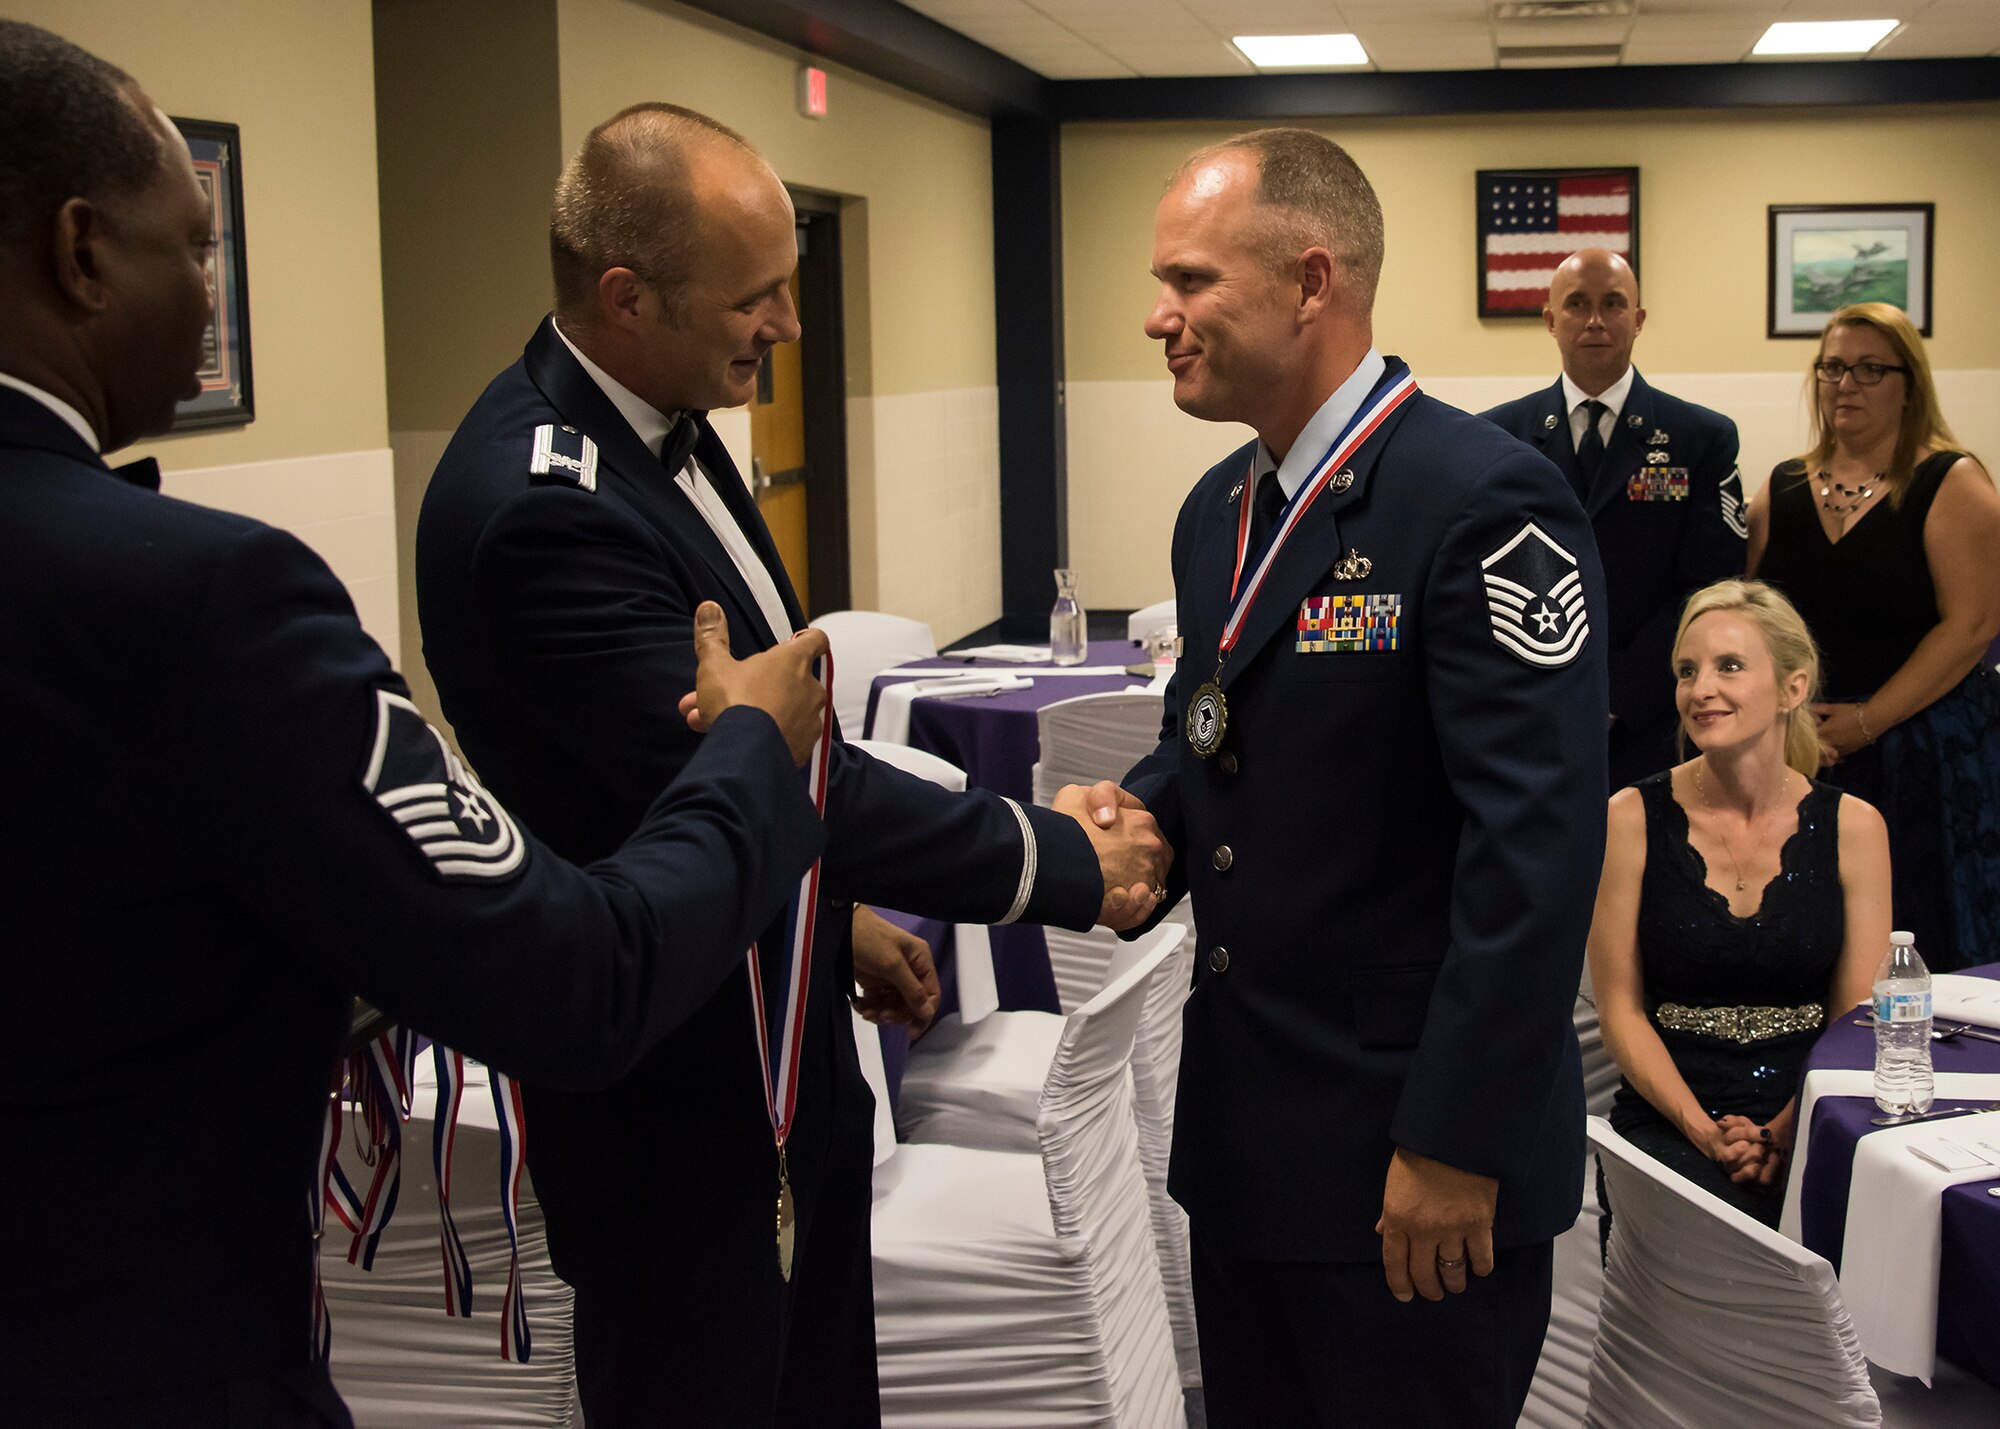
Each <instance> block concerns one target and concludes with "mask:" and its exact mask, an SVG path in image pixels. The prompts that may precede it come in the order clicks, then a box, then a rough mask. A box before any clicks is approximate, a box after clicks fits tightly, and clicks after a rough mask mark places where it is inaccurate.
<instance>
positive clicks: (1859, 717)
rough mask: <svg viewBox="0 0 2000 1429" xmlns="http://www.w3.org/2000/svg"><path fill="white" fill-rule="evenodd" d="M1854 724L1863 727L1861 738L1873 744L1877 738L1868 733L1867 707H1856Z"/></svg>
mask: <svg viewBox="0 0 2000 1429" xmlns="http://www.w3.org/2000/svg"><path fill="white" fill-rule="evenodd" d="M1854 722H1855V723H1856V724H1858V725H1860V726H1861V737H1862V738H1863V739H1865V740H1867V741H1868V743H1870V744H1873V743H1874V742H1875V736H1874V735H1872V734H1870V733H1869V732H1868V707H1867V706H1866V705H1856V706H1855V707H1854Z"/></svg>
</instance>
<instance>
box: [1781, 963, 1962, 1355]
mask: <svg viewBox="0 0 2000 1429" xmlns="http://www.w3.org/2000/svg"><path fill="white" fill-rule="evenodd" d="M1965 972H1966V973H1967V974H1968V975H1970V976H1973V977H1989V978H1996V979H2000V963H1993V964H1988V965H1987V966H1985V967H1978V968H1967V969H1965ZM1856 1015H1857V1014H1855V1013H1852V1012H1850V1013H1848V1014H1846V1015H1844V1016H1842V1017H1841V1018H1840V1019H1839V1021H1838V1022H1836V1023H1835V1024H1834V1025H1833V1026H1832V1027H1829V1028H1828V1029H1827V1030H1826V1032H1825V1033H1824V1034H1823V1035H1822V1036H1821V1037H1820V1039H1819V1041H1818V1043H1816V1044H1815V1045H1814V1047H1813V1050H1812V1054H1811V1055H1810V1056H1809V1057H1808V1058H1807V1059H1806V1070H1807V1071H1808V1072H1811V1071H1813V1070H1815V1069H1819V1068H1826V1069H1841V1070H1849V1071H1854V1070H1861V1071H1865V1070H1867V1069H1868V1068H1870V1067H1872V1066H1874V1065H1875V1033H1874V1029H1872V1028H1869V1027H1857V1026H1855V1025H1854V1018H1855V1016H1856ZM1931 1065H1932V1068H1933V1069H1934V1070H1935V1071H1938V1072H1988V1073H2000V1044H1995V1043H1992V1042H1981V1041H1978V1040H1976V1039H1968V1038H1960V1039H1959V1040H1957V1041H1955V1042H1938V1043H1933V1044H1932V1046H1931ZM1973 1104H1974V1103H1968V1102H1964V1101H1954V1100H1951V1099H1949V1098H1940V1099H1939V1101H1938V1102H1937V1105H1938V1106H1940V1107H1948V1106H1965V1105H1973ZM1876 1115H1878V1113H1877V1111H1876V1108H1875V1103H1874V1101H1873V1100H1871V1099H1870V1098H1867V1097H1821V1098H1820V1099H1819V1101H1818V1102H1817V1103H1816V1104H1815V1105H1814V1108H1813V1124H1812V1126H1811V1128H1810V1129H1809V1130H1808V1133H1807V1134H1808V1135H1809V1136H1810V1137H1811V1141H1810V1143H1809V1144H1808V1148H1807V1154H1806V1175H1805V1181H1804V1184H1803V1185H1802V1186H1801V1187H1800V1188H1799V1238H1800V1240H1801V1241H1803V1242H1804V1244H1805V1246H1806V1248H1807V1249H1808V1250H1812V1251H1815V1252H1817V1253H1818V1254H1820V1255H1823V1256H1825V1257H1826V1258H1827V1259H1828V1260H1830V1261H1832V1262H1833V1266H1834V1269H1835V1270H1838V1269H1839V1268H1840V1250H1841V1244H1842V1242H1843V1241H1844V1240H1845V1238H1846V1235H1847V1192H1848V1185H1849V1182H1850V1181H1851V1180H1852V1179H1853V1175H1854V1145H1855V1143H1856V1142H1857V1141H1859V1140H1860V1139H1861V1138H1862V1137H1863V1136H1866V1135H1867V1134H1868V1133H1869V1132H1871V1131H1875V1130H1878V1129H1879V1128H1877V1127H1875V1126H1872V1125H1870V1122H1869V1119H1870V1118H1871V1117H1873V1116H1876ZM1995 1185H2000V1180H1994V1181H1970V1182H1966V1183H1965V1184H1963V1185H1958V1186H1951V1187H1947V1188H1946V1190H1945V1192H1944V1197H1943V1203H1942V1205H1943V1235H1942V1240H1941V1243H1940V1254H1939V1271H1938V1353H1939V1354H1941V1355H1943V1356H1944V1357H1945V1358H1946V1359H1949V1360H1952V1361H1953V1362H1955V1363H1957V1364H1959V1365H1961V1366H1963V1367H1964V1368H1965V1369H1967V1370H1969V1371H1971V1372H1972V1373H1974V1374H1976V1375H1978V1376H1979V1377H1980V1378H1981V1379H1983V1380H1985V1381H1986V1382H1987V1383H1988V1384H1990V1385H1992V1386H1993V1387H1994V1388H1996V1389H2000V1197H1994V1196H1989V1195H1987V1194H1986V1192H1987V1190H1988V1188H1989V1187H1992V1186H1995Z"/></svg>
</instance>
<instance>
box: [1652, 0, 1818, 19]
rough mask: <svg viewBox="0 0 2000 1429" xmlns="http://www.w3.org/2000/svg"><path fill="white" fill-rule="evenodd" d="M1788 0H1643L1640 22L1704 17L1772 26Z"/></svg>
mask: <svg viewBox="0 0 2000 1429" xmlns="http://www.w3.org/2000/svg"><path fill="white" fill-rule="evenodd" d="M1787 3H1788V0H1640V4H1639V23H1640V24H1642V25H1645V24H1650V23H1651V22H1652V21H1653V20H1654V19H1655V18H1656V17H1662V16H1668V15H1671V16H1675V17H1677V18H1681V17H1690V16H1693V17H1701V18H1704V19H1706V20H1708V21H1710V22H1713V23H1727V22H1733V21H1749V20H1756V21H1758V22H1759V23H1760V24H1765V25H1768V24H1769V23H1770V22H1771V21H1773V20H1775V19H1777V18H1778V16H1780V15H1782V14H1783V13H1784V11H1785V5H1786V4H1787Z"/></svg>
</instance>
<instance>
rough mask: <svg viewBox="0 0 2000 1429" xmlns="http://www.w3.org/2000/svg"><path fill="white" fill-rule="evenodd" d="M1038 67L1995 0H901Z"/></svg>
mask: <svg viewBox="0 0 2000 1429" xmlns="http://www.w3.org/2000/svg"><path fill="white" fill-rule="evenodd" d="M907 3H908V4H909V5H910V6H911V8H912V9H914V10H917V11H919V12H920V13H923V14H926V15H929V16H931V17H932V18H933V19H936V20H937V21H939V22H940V23H942V24H945V25H948V26H950V27H951V28H953V29H955V30H958V31H959V32H961V33H962V34H965V35H967V36H968V37H970V38H972V39H974V40H977V41H978V42H979V43H981V44H984V45H987V46H988V47H990V48H992V49H995V50H998V51H999V52H1000V53H1002V54H1005V55H1009V56H1010V57H1012V58H1015V59H1017V60H1019V61H1020V62H1021V63H1023V64H1025V65H1027V66H1028V68H1030V69H1033V70H1036V72H1037V73H1043V74H1049V75H1052V76H1057V77H1061V78H1076V77H1085V76H1089V77H1097V76H1113V75H1118V74H1122V73H1126V72H1138V73H1144V74H1159V75H1168V74H1248V73H1254V72H1255V70H1254V68H1253V67H1252V66H1250V65H1249V63H1248V62H1247V61H1246V60H1244V59H1243V58H1242V57H1241V56H1240V55H1239V54H1237V52H1236V51H1235V49H1234V48H1233V47H1232V46H1230V45H1229V43H1228V39H1229V37H1230V36H1232V35H1240V34H1320V33H1343V32H1350V31H1351V32H1353V33H1355V34H1357V35H1359V36H1360V38H1361V43H1362V45H1363V47H1364V48H1365V49H1367V51H1368V53H1369V56H1370V57H1371V58H1372V59H1373V60H1374V61H1375V62H1376V64H1377V66H1378V67H1380V68H1382V69H1395V70H1424V69H1468V68H1485V67H1488V66H1490V65H1492V64H1493V62H1494V56H1493V45H1494V41H1495V39H1496V38H1497V39H1498V41H1499V42H1500V43H1502V44H1508V45H1547V44H1579V45H1581V44H1618V43H1620V42H1622V43H1623V45H1624V52H1623V53H1624V60H1625V63H1627V64H1727V63H1733V62H1735V61H1737V60H1740V59H1742V58H1743V57H1744V56H1745V55H1746V54H1747V53H1748V52H1749V49H1750V47H1751V46H1752V45H1753V44H1755V43H1756V41H1757V38H1758V37H1759V36H1760V35H1761V34H1762V33H1763V31H1764V28H1765V26H1767V25H1768V24H1770V23H1771V22H1772V21H1773V20H1776V19H1779V18H1781V17H1782V18H1788V19H1803V18H1815V19H1856V18H1862V19H1874V18H1885V17H1891V16H1893V17H1894V18H1897V19H1900V20H1903V21H1905V22H1906V23H1905V26H1904V29H1903V30H1902V31H1900V32H1899V33H1898V34H1896V35H1895V36H1892V37H1891V38H1890V39H1889V40H1888V41H1887V42H1885V44H1884V45H1883V46H1882V47H1881V48H1880V49H1878V50H1877V52H1876V53H1877V55H1878V56H1880V57H1882V58H1895V57H1903V58H1915V57H1919V56H1931V55H1982V54H1988V53H1991V52H1993V51H1994V50H1996V49H2000V33H1996V32H2000V0H1639V3H1638V13H1637V14H1636V15H1635V16H1632V17H1621V18H1616V19H1610V20H1603V21H1586V20H1563V21H1534V22H1531V21H1504V22H1498V23H1496V22H1494V21H1493V20H1492V19H1491V18H1490V3H1489V0H907Z"/></svg>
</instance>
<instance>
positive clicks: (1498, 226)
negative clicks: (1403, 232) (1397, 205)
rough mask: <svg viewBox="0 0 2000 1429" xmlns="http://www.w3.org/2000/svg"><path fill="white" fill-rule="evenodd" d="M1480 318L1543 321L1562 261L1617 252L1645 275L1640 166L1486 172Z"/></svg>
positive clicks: (1480, 183) (1481, 198) (1479, 190)
mask: <svg viewBox="0 0 2000 1429" xmlns="http://www.w3.org/2000/svg"><path fill="white" fill-rule="evenodd" d="M1473 191H1474V193H1475V195H1476V202H1477V205H1478V230H1479V251H1478V257H1479V274H1478V277H1479V316H1481V317H1482V318H1538V317H1540V316H1541V315H1542V305H1543V304H1544V303H1545V302H1547V301H1548V296H1549V283H1550V281H1551V280H1552V279H1553V278H1554V277H1555V269H1556V264H1558V263H1560V262H1562V260H1563V259H1565V258H1567V257H1569V255H1570V254H1572V253H1574V252H1576V250H1577V249H1579V248H1609V249H1610V250H1611V251H1612V252H1613V253H1622V254H1623V255H1624V256H1625V260H1626V261H1627V262H1628V263H1630V264H1631V265H1632V271H1633V272H1634V273H1637V272H1638V271H1639V171H1638V170H1637V169H1481V170H1479V171H1478V173H1477V174H1476V175H1475V176H1474V183H1473Z"/></svg>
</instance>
